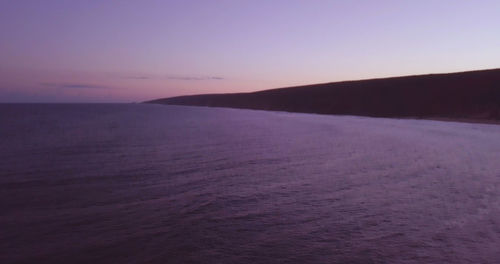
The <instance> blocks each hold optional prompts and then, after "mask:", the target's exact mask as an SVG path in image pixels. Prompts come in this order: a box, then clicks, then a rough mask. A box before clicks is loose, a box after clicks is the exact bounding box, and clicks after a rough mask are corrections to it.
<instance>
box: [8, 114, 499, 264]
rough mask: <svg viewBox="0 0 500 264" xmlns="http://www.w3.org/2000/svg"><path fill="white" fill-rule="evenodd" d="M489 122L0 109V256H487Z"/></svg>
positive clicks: (492, 253)
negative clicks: (467, 122) (468, 122)
mask: <svg viewBox="0 0 500 264" xmlns="http://www.w3.org/2000/svg"><path fill="white" fill-rule="evenodd" d="M499 262H500V125H487V124H466V123H454V122H439V121H425V120H398V119H383V118H366V117H352V116H327V115H312V114H296V113H282V112H266V111H250V110H236V109H218V108H203V107H182V106H163V105H146V104H3V105H0V263H6V264H7V263H94V264H97V263H499Z"/></svg>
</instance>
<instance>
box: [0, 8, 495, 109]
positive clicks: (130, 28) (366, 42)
mask: <svg viewBox="0 0 500 264" xmlns="http://www.w3.org/2000/svg"><path fill="white" fill-rule="evenodd" d="M0 13H1V15H0V34H1V35H0V36H1V37H0V38H1V41H0V102H140V101H144V100H149V99H155V98H162V97H171V96H178V95H187V94H200V93H233V92H249V91H257V90H264V89H271V88H278V87H287V86H295V85H303V84H313V83H324V82H334V81H342V80H354V79H367V78H378V77H389V76H399V75H414V74H426V73H441V72H457V71H467V70H479V69H489V68H498V67H500V64H499V62H500V49H499V47H500V34H499V28H500V16H499V15H498V14H499V13H500V2H499V1H494V0H487V1H465V0H460V1H451V0H445V1H431V0H425V1H413V2H409V1H396V0H391V1H389V0H386V1H298V0H295V1H293V0H292V1H285V0H276V1H230V0H225V1H222V0H221V1H202V0H198V1H182V0H179V1H62V0H49V1H28V0H19V1H2V2H1V3H0Z"/></svg>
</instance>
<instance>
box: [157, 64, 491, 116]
mask: <svg viewBox="0 0 500 264" xmlns="http://www.w3.org/2000/svg"><path fill="white" fill-rule="evenodd" d="M147 103H159V104H173V105H195V106H213V107H231V108H246V109H261V110H275V111H289V112H303V113H319V114H343V115H361V116H375V117H414V118H452V119H474V120H500V69H493V70H481V71H470V72H459V73H447V74H429V75H417V76H403V77H392V78H382V79H370V80H359V81H344V82H333V83H324V84H314V85H306V86H297V87H289V88H279V89H272V90H264V91H258V92H252V93H234V94H205V95H191V96H179V97H171V98H164V99H158V100H153V101H148V102H147Z"/></svg>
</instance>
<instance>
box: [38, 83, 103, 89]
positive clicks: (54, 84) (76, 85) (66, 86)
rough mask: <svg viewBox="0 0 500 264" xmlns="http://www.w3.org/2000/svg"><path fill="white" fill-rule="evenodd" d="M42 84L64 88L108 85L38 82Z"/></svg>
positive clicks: (94, 87)
mask: <svg viewBox="0 0 500 264" xmlns="http://www.w3.org/2000/svg"><path fill="white" fill-rule="evenodd" d="M40 85H42V86H46V87H54V88H64V89H106V88H108V87H105V86H101V85H93V84H85V83H40Z"/></svg>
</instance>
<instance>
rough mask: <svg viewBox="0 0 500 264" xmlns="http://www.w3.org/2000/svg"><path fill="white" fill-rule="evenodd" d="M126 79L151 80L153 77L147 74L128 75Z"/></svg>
mask: <svg viewBox="0 0 500 264" xmlns="http://www.w3.org/2000/svg"><path fill="white" fill-rule="evenodd" d="M124 79H132V80H149V79H151V77H147V76H127V77H124Z"/></svg>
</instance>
